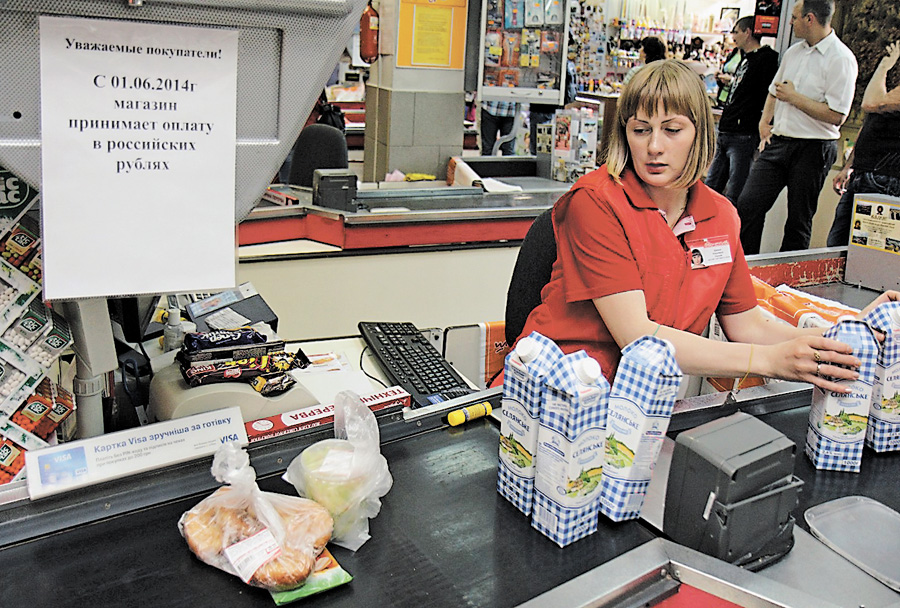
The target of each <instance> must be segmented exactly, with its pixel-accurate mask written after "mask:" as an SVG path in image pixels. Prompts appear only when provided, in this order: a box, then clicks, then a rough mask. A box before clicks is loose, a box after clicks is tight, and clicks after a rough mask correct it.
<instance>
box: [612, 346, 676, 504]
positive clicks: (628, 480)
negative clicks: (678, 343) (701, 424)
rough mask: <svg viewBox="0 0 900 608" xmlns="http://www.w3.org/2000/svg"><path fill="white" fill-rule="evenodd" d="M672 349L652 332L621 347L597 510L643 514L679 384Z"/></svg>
mask: <svg viewBox="0 0 900 608" xmlns="http://www.w3.org/2000/svg"><path fill="white" fill-rule="evenodd" d="M681 379H682V375H681V368H679V367H678V363H677V362H676V361H675V348H674V347H673V346H672V344H671V343H670V342H669V341H668V340H663V339H661V338H657V337H655V336H644V337H643V338H638V339H637V340H635V341H634V342H632V343H631V344H629V345H628V346H626V347H625V348H624V349H623V350H622V359H621V360H620V361H619V369H618V371H616V377H615V380H614V381H613V385H612V388H611V389H610V394H609V408H608V410H607V412H606V446H605V449H604V452H605V459H604V464H603V476H602V478H601V481H600V485H601V489H600V512H601V513H603V514H604V515H606V516H607V517H609V518H610V519H612V520H613V521H622V520H625V519H635V518H637V517H638V516H639V515H640V513H641V507H642V506H643V504H644V496H645V495H646V493H647V486H649V485H650V476H651V474H652V472H653V466H654V464H656V458H657V456H659V451H660V449H661V448H662V444H663V439H665V435H666V429H668V428H669V419H670V418H671V417H672V407H673V406H674V405H675V398H676V396H677V394H678V388H679V386H680V384H681Z"/></svg>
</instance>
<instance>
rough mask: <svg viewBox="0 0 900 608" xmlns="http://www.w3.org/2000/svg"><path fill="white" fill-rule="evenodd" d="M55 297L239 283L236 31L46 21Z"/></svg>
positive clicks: (48, 284) (48, 258) (49, 241)
mask: <svg viewBox="0 0 900 608" xmlns="http://www.w3.org/2000/svg"><path fill="white" fill-rule="evenodd" d="M40 38H41V153H42V187H41V198H42V207H41V216H42V223H43V226H42V230H43V232H42V235H43V264H44V268H43V272H44V295H45V297H46V298H47V299H50V300H56V299H68V298H80V297H90V296H114V295H128V294H139V293H185V292H194V291H214V290H218V289H222V288H229V287H232V286H234V284H235V282H236V281H235V261H234V260H235V251H236V247H235V227H234V196H235V195H234V192H235V171H234V169H235V140H236V127H235V122H236V103H237V102H236V95H237V46H238V32H237V31H236V30H223V29H212V28H200V27H184V26H170V25H155V24H147V23H138V22H128V21H104V20H95V19H74V18H60V17H48V16H42V17H40Z"/></svg>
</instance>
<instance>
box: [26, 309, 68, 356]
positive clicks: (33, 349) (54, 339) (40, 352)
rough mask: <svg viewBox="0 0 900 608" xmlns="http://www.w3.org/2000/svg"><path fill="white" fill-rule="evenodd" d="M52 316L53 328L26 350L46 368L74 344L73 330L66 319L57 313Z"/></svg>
mask: <svg viewBox="0 0 900 608" xmlns="http://www.w3.org/2000/svg"><path fill="white" fill-rule="evenodd" d="M51 318H52V323H53V327H52V329H51V330H50V331H49V332H48V333H47V334H46V335H45V336H44V337H43V338H41V339H40V340H37V341H36V342H35V343H34V344H32V345H31V346H30V347H29V348H28V350H27V351H26V354H27V355H28V356H29V357H31V358H32V359H34V360H35V361H37V362H38V363H39V364H40V366H41V367H43V368H44V369H47V368H49V367H50V366H51V365H52V364H53V362H54V361H56V359H57V358H58V357H59V355H60V354H61V353H62V352H63V351H64V350H65V349H66V348H68V347H69V345H70V344H72V332H71V331H70V330H69V324H68V323H66V320H65V319H63V318H62V317H61V316H59V315H58V314H56V313H52V314H51Z"/></svg>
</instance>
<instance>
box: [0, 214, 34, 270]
mask: <svg viewBox="0 0 900 608" xmlns="http://www.w3.org/2000/svg"><path fill="white" fill-rule="evenodd" d="M40 243H41V240H40V228H39V227H38V225H37V222H36V221H35V220H33V219H31V218H30V217H29V216H25V217H23V218H22V219H21V220H20V221H19V223H17V224H16V225H15V226H14V227H13V229H12V230H11V231H10V232H9V234H7V235H6V236H5V237H3V238H2V239H0V257H2V258H3V259H4V260H5V261H6V262H7V263H8V264H10V265H12V266H14V267H15V268H18V269H19V270H22V268H23V266H25V265H26V264H28V263H29V262H30V261H31V260H32V259H33V258H34V257H35V256H36V255H38V254H39V253H40ZM23 272H24V271H23Z"/></svg>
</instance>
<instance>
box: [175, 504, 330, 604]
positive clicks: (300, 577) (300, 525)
mask: <svg viewBox="0 0 900 608" xmlns="http://www.w3.org/2000/svg"><path fill="white" fill-rule="evenodd" d="M264 496H265V497H266V499H268V500H269V502H271V504H272V505H273V506H274V507H275V510H276V511H277V513H278V515H279V516H280V517H281V523H282V525H283V527H284V531H285V536H284V542H283V543H282V546H281V553H280V554H279V555H278V556H277V557H275V558H274V559H271V560H269V561H268V562H266V563H265V564H263V565H262V566H261V567H260V568H259V569H258V570H257V571H256V572H255V573H254V574H253V576H252V577H251V579H250V580H249V581H248V582H249V583H250V584H251V585H254V586H256V587H262V588H264V589H269V590H272V591H284V590H287V589H293V588H295V587H298V586H300V585H301V584H302V583H303V582H304V581H305V580H306V578H307V577H308V576H309V575H310V573H311V572H312V571H313V569H314V566H315V562H316V558H317V557H318V556H319V554H320V553H321V552H322V549H324V548H325V545H326V544H327V543H328V541H329V539H330V538H331V533H332V529H333V527H334V522H333V521H332V519H331V515H330V514H329V513H328V511H327V510H326V509H325V508H324V507H323V506H321V505H320V504H319V503H317V502H314V501H312V500H308V499H306V498H299V497H294V496H284V495H280V494H271V493H266V494H265V495H264ZM179 524H180V527H181V532H182V534H183V535H184V538H185V540H186V541H187V543H188V547H190V549H191V551H193V552H194V554H195V555H196V556H197V557H198V558H199V559H200V560H201V561H203V562H205V563H207V564H209V565H211V566H215V567H217V568H220V569H222V570H226V571H228V572H231V573H234V568H233V567H232V566H231V564H230V563H229V561H228V558H227V557H226V556H225V549H227V548H228V547H230V546H231V545H233V544H235V543H238V542H240V541H242V540H244V539H245V538H248V537H250V536H253V535H254V534H256V533H257V532H259V531H261V530H263V529H265V528H266V525H265V524H264V523H262V522H261V521H260V520H259V518H258V517H257V514H256V509H255V507H254V505H253V501H252V500H249V499H247V498H246V496H245V495H243V494H242V493H239V492H235V491H234V490H232V489H231V488H229V487H222V488H219V489H218V490H216V491H215V492H214V493H213V494H212V495H210V496H209V497H208V498H206V499H204V500H203V501H201V502H200V503H199V504H197V505H196V506H195V507H194V508H193V509H191V510H190V511H188V512H187V513H185V514H184V515H183V516H182V518H181V521H180V522H179Z"/></svg>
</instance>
